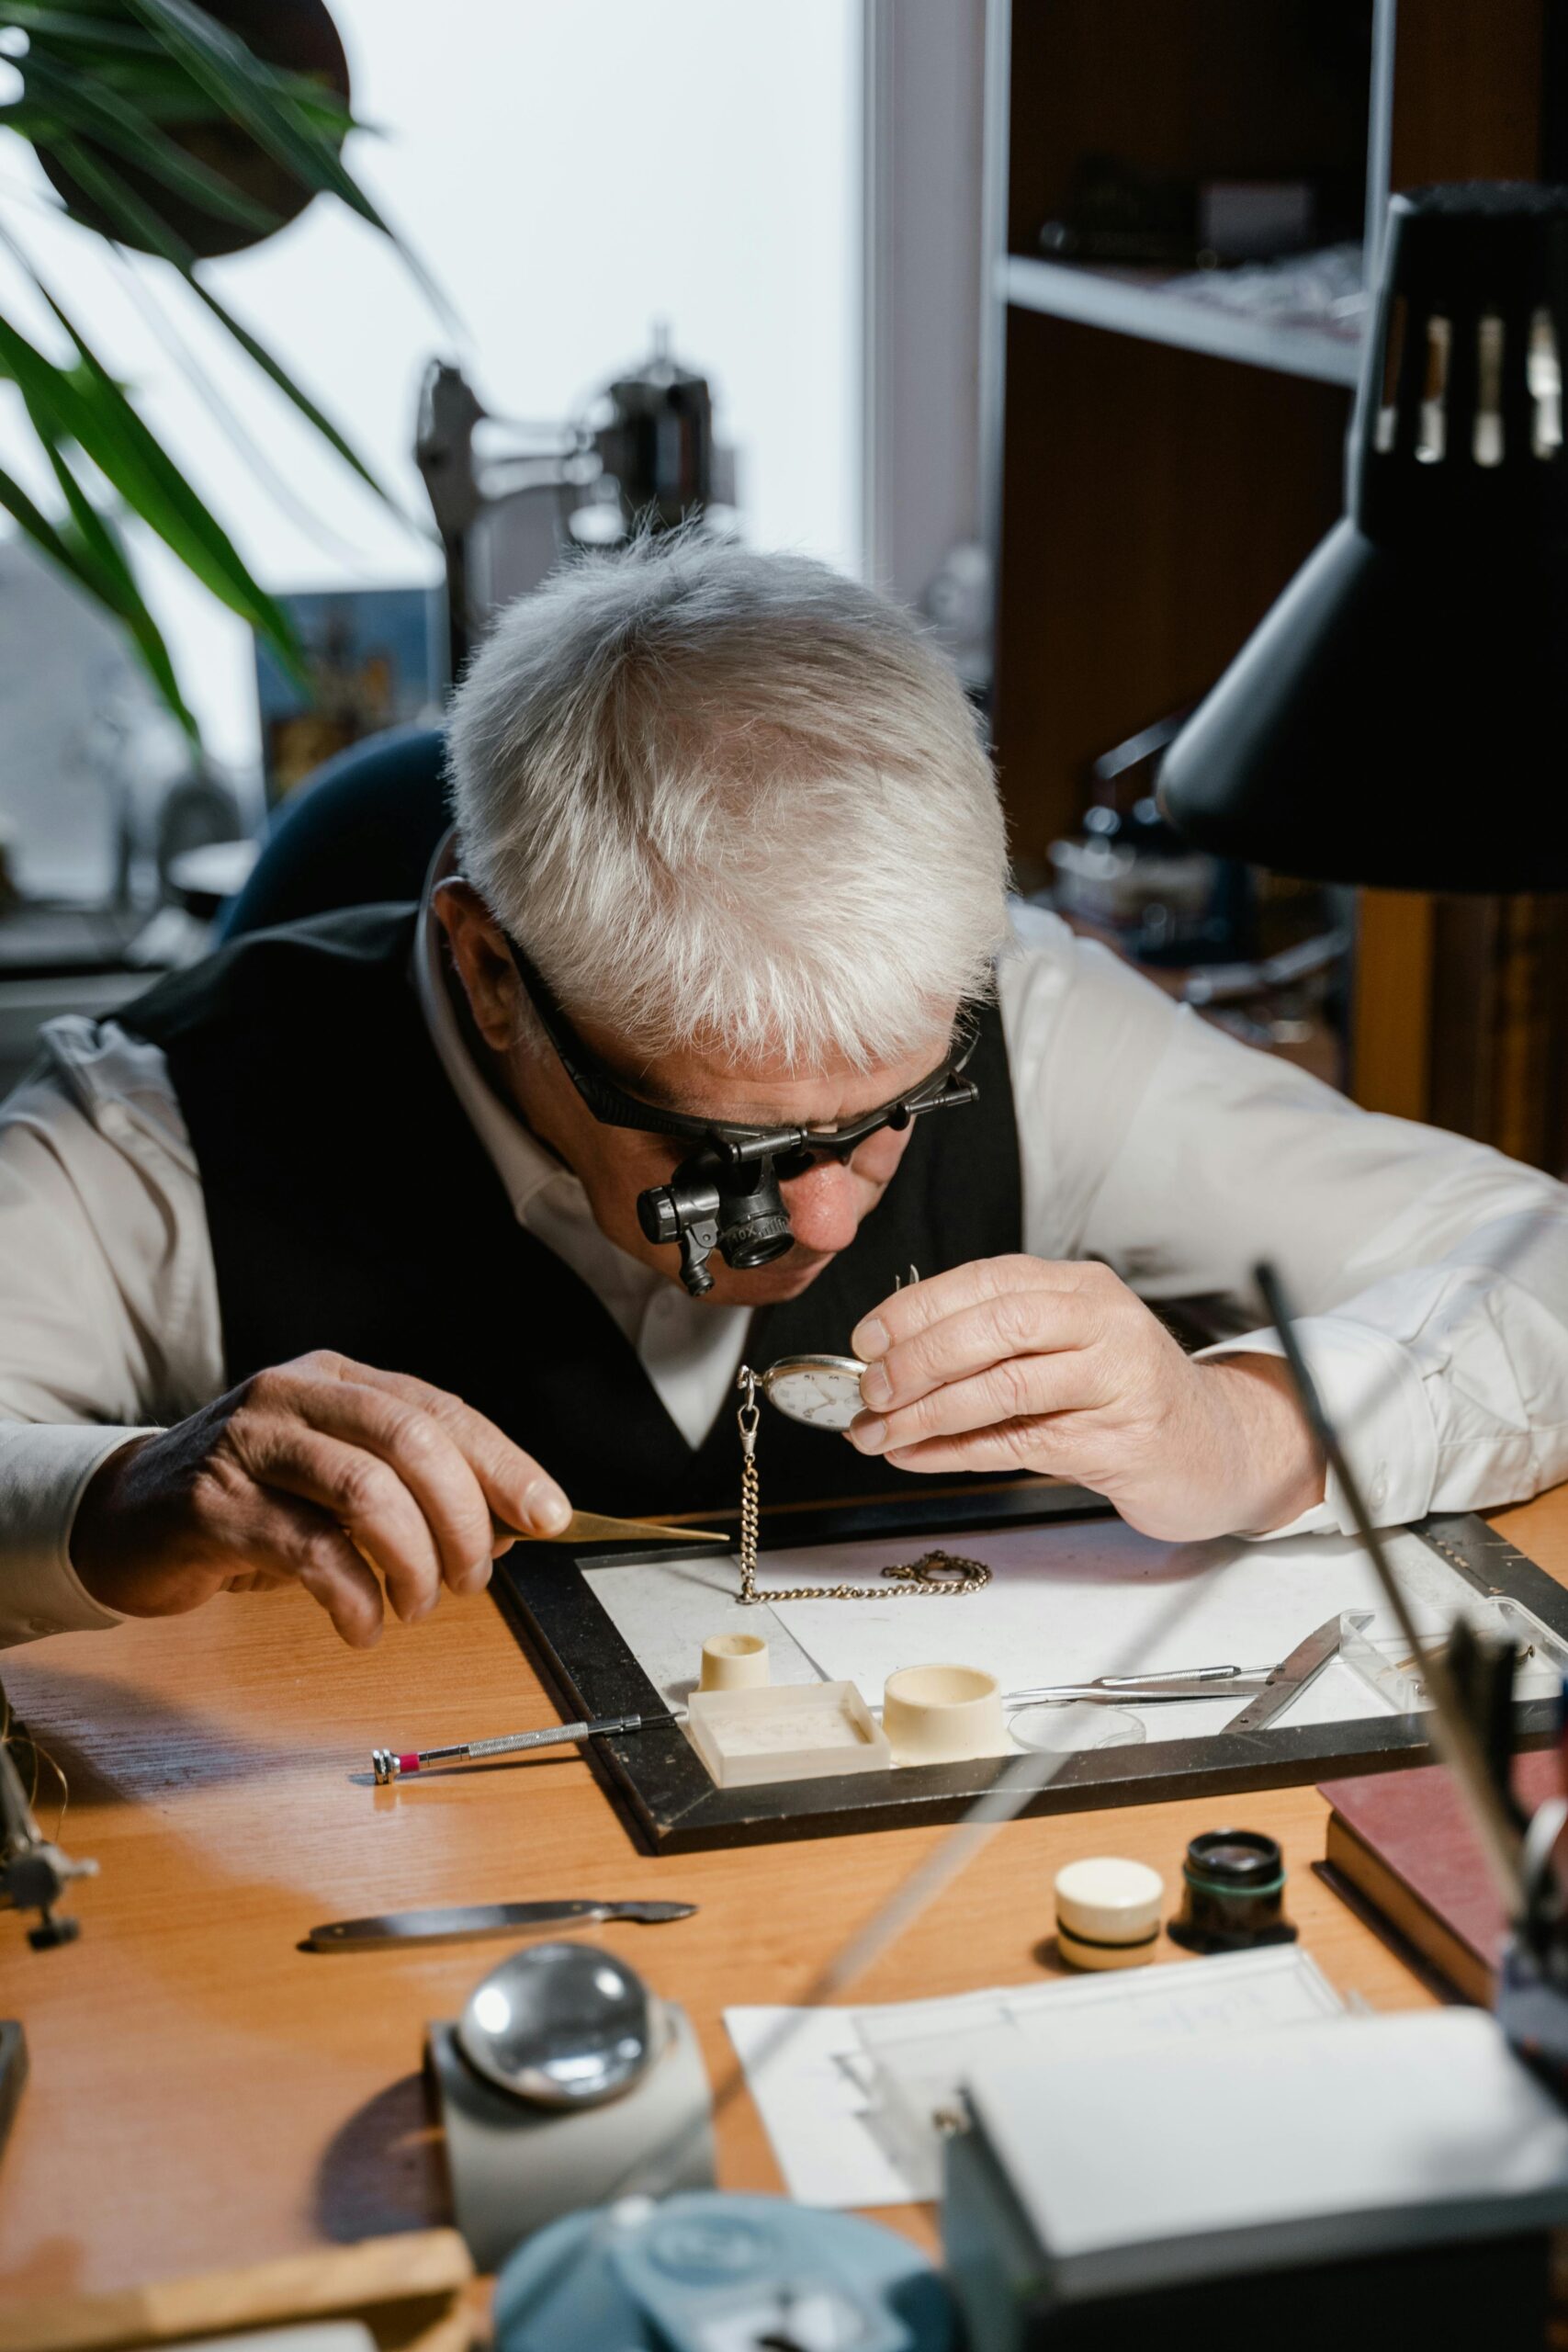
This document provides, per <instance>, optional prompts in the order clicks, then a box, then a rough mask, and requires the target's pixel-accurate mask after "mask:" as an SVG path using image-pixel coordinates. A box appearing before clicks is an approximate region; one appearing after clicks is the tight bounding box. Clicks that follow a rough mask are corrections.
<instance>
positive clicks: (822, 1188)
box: [780, 1159, 860, 1250]
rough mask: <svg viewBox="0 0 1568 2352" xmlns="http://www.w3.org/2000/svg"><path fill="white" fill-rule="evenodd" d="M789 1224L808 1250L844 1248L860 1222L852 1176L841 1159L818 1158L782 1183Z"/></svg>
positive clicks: (847, 1246) (853, 1236)
mask: <svg viewBox="0 0 1568 2352" xmlns="http://www.w3.org/2000/svg"><path fill="white" fill-rule="evenodd" d="M780 1190H781V1191H782V1192H783V1193H784V1205H785V1207H786V1208H787V1209H788V1210H789V1221H790V1228H791V1230H792V1232H793V1233H794V1235H795V1239H796V1240H797V1241H798V1242H799V1243H800V1244H801V1246H802V1248H803V1249H807V1250H847V1249H848V1248H849V1246H850V1243H851V1242H852V1240H853V1239H854V1238H855V1234H856V1232H857V1230H858V1228H859V1226H860V1216H859V1214H858V1210H857V1206H856V1186H855V1180H854V1177H853V1175H852V1172H851V1170H849V1169H848V1168H846V1167H845V1166H844V1165H843V1163H842V1162H841V1161H840V1160H837V1159H822V1160H818V1164H817V1166H816V1167H815V1168H808V1169H807V1171H806V1173H805V1175H804V1176H795V1177H792V1178H791V1180H790V1182H788V1183H787V1184H784V1185H782V1186H781V1187H780Z"/></svg>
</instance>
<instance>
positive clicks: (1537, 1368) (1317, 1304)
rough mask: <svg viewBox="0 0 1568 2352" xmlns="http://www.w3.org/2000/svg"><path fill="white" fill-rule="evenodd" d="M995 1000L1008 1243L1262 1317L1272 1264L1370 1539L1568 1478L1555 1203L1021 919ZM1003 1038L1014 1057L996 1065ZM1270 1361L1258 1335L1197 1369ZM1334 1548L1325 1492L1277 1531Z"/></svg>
mask: <svg viewBox="0 0 1568 2352" xmlns="http://www.w3.org/2000/svg"><path fill="white" fill-rule="evenodd" d="M1024 913H1025V915H1026V916H1027V917H1029V918H1030V920H1029V921H1028V922H1021V944H1020V946H1019V948H1018V950H1017V951H1016V952H1015V954H1014V956H1012V957H1010V959H1009V961H1008V963H1007V964H1005V965H1004V967H1003V974H1002V1003H1003V1014H1004V1021H1005V1023H1006V1025H1007V1034H1008V1042H1009V1049H1010V1057H1011V1058H1012V1062H1013V1070H1014V1087H1015V1092H1016V1094H1017V1097H1018V1106H1019V1128H1020V1147H1021V1160H1022V1166H1023V1172H1024V1196H1025V1224H1026V1247H1027V1248H1029V1249H1030V1250H1032V1251H1033V1252H1035V1253H1036V1254H1038V1255H1042V1256H1048V1257H1100V1258H1103V1259H1105V1260H1106V1261H1108V1262H1109V1263H1110V1264H1111V1266H1113V1267H1114V1268H1115V1269H1116V1271H1117V1272H1119V1273H1120V1274H1121V1275H1122V1278H1123V1279H1124V1280H1125V1281H1126V1282H1127V1283H1130V1284H1131V1285H1132V1287H1133V1288H1134V1289H1135V1290H1136V1291H1138V1292H1139V1294H1140V1295H1142V1296H1144V1297H1145V1298H1148V1299H1150V1300H1152V1301H1156V1302H1157V1301H1158V1300H1160V1299H1162V1298H1174V1297H1179V1296H1183V1295H1188V1296H1190V1295H1220V1296H1223V1297H1225V1298H1227V1299H1229V1300H1230V1301H1232V1302H1233V1303H1234V1304H1235V1306H1237V1307H1238V1308H1239V1309H1240V1310H1241V1311H1242V1312H1243V1314H1244V1315H1256V1314H1258V1301H1257V1291H1256V1284H1255V1283H1254V1280H1253V1269H1254V1268H1255V1266H1256V1265H1257V1264H1258V1261H1259V1260H1261V1259H1265V1258H1267V1259H1269V1260H1271V1261H1272V1262H1273V1263H1274V1265H1275V1266H1276V1268H1277V1269H1278V1271H1279V1272H1280V1276H1281V1279H1282V1280H1283V1283H1284V1284H1285V1288H1286V1291H1287V1295H1289V1296H1290V1298H1291V1299H1292V1303H1293V1305H1294V1307H1295V1309H1296V1311H1297V1314H1298V1315H1299V1317H1301V1327H1300V1328H1301V1336H1302V1340H1303V1348H1304V1350H1305V1352H1306V1355H1307V1360H1308V1362H1309V1363H1310V1364H1311V1367H1312V1370H1313V1374H1314V1379H1315V1380H1316V1381H1317V1383H1318V1385H1319V1386H1320V1388H1321V1390H1322V1392H1323V1396H1324V1400H1325V1404H1326V1406H1327V1408H1328V1409H1329V1411H1330V1413H1331V1414H1332V1415H1333V1417H1334V1419H1335V1422H1336V1424H1337V1428H1338V1429H1339V1430H1340V1433H1341V1436H1342V1438H1343V1440H1344V1442H1345V1445H1346V1450H1347V1453H1348V1456H1349V1458H1350V1460H1351V1462H1352V1464H1353V1465H1354V1467H1355V1469H1356V1471H1357V1474H1358V1476H1359V1478H1360V1480H1361V1481H1362V1483H1363V1485H1364V1487H1365V1490H1366V1494H1367V1499H1368V1503H1369V1506H1370V1508H1371V1510H1373V1511H1374V1512H1375V1513H1376V1514H1377V1516H1378V1517H1379V1519H1380V1520H1382V1521H1384V1522H1385V1523H1386V1524H1389V1525H1394V1524H1400V1523H1404V1522H1406V1521H1410V1520H1414V1519H1418V1518H1420V1517H1421V1516H1422V1515H1423V1514H1424V1513H1425V1512H1427V1511H1429V1510H1483V1509H1487V1508H1490V1507H1492V1506H1494V1505H1496V1504H1500V1503H1506V1502H1514V1501H1519V1500H1522V1499H1523V1498H1525V1497H1527V1496H1529V1495H1531V1494H1535V1493H1538V1492H1539V1491H1540V1488H1541V1487H1546V1486H1550V1485H1551V1484H1553V1483H1554V1482H1555V1481H1557V1480H1558V1479H1561V1478H1563V1477H1565V1476H1568V1192H1565V1191H1564V1188H1563V1187H1562V1185H1561V1184H1558V1183H1555V1182H1553V1181H1552V1180H1551V1178H1550V1177H1548V1176H1544V1175H1542V1174H1540V1172H1538V1171H1537V1170H1533V1169H1529V1168H1524V1167H1520V1166H1519V1165H1517V1163H1516V1162H1514V1161H1511V1160H1508V1159H1504V1158H1503V1157H1502V1156H1501V1154H1499V1153H1497V1152H1495V1151H1491V1150H1488V1149H1487V1148H1485V1147H1484V1146H1483V1145H1481V1144H1476V1143H1472V1142H1470V1141H1468V1140H1467V1139H1466V1138H1464V1137H1462V1136H1454V1135H1449V1134H1446V1133H1444V1132H1442V1131H1440V1130H1438V1129H1436V1128H1431V1127H1424V1126H1418V1125H1414V1124H1412V1123H1410V1122H1408V1121H1405V1120H1401V1119H1393V1118H1385V1117H1382V1116H1377V1115H1374V1114H1371V1113H1369V1112H1365V1111H1361V1110H1359V1109H1358V1108H1357V1106H1356V1105H1355V1104H1353V1103H1348V1102H1347V1101H1346V1100H1345V1098H1344V1097H1343V1096H1341V1095H1338V1094H1336V1093H1335V1092H1334V1091H1332V1090H1331V1089H1329V1088H1327V1087H1325V1086H1323V1085H1321V1084H1319V1083H1318V1081H1317V1080H1314V1079H1313V1078H1311V1077H1309V1076H1308V1075H1307V1074H1306V1073H1305V1072H1304V1071H1302V1070H1299V1069H1295V1068H1293V1067H1292V1065H1291V1064H1289V1063H1287V1062H1284V1061H1281V1060H1280V1059H1279V1058H1278V1057H1274V1056H1272V1055H1268V1054H1261V1053H1258V1052H1256V1051H1255V1050H1253V1049H1252V1048H1251V1047H1249V1046H1243V1045H1241V1044H1239V1043H1238V1042H1237V1041H1236V1040H1235V1039H1234V1038H1232V1037H1229V1036H1227V1035H1224V1033H1223V1032H1222V1031H1220V1030H1218V1029H1216V1028H1214V1027H1213V1026H1212V1025H1211V1024H1210V1023H1207V1022H1204V1021H1201V1020H1200V1019H1199V1017H1198V1016H1197V1015H1196V1014H1195V1013H1193V1012H1190V1011H1189V1010H1187V1009H1186V1008H1183V1007H1181V1006H1179V1005H1177V1004H1175V1003H1174V1002H1173V1001H1171V1000H1170V999H1168V997H1166V996H1165V995H1164V994H1163V993H1162V991H1160V990H1159V989H1156V988H1154V987H1153V986H1152V984H1151V983H1150V982H1148V981H1146V980H1145V979H1143V978H1141V977H1140V976H1139V975H1138V974H1136V973H1134V972H1133V971H1131V970H1130V969H1128V968H1127V967H1125V966H1123V965H1122V964H1120V963H1119V962H1118V961H1117V959H1116V958H1114V957H1112V956H1109V955H1108V954H1107V953H1106V951H1104V950H1103V949H1100V948H1098V947H1096V946H1094V945H1092V944H1088V943H1084V942H1081V941H1077V940H1075V939H1074V938H1072V936H1071V934H1070V933H1067V932H1066V930H1065V928H1064V927H1063V926H1062V925H1060V924H1058V923H1055V922H1054V921H1053V920H1052V919H1050V918H1042V917H1040V916H1039V915H1038V914H1035V913H1033V912H1032V910H1024ZM1015 1038H1016V1040H1017V1045H1016V1049H1015V1042H1014V1041H1015ZM1242 1352H1247V1353H1253V1354H1258V1353H1264V1354H1277V1353H1278V1352H1279V1343H1278V1340H1276V1339H1275V1337H1274V1335H1273V1333H1272V1332H1271V1331H1270V1330H1269V1329H1257V1330H1254V1331H1251V1332H1248V1333H1246V1334H1245V1335H1244V1336H1241V1337H1238V1338H1235V1339H1232V1340H1225V1341H1224V1343H1223V1344H1222V1346H1220V1347H1218V1348H1214V1349H1210V1350H1207V1351H1205V1353H1206V1354H1207V1355H1209V1356H1211V1357H1213V1356H1219V1355H1223V1354H1227V1353H1229V1354H1235V1353H1242ZM1317 1528H1325V1529H1326V1528H1338V1529H1340V1530H1342V1531H1343V1532H1347V1533H1348V1532H1351V1521H1350V1519H1349V1515H1348V1510H1347V1508H1346V1505H1345V1499H1344V1497H1343V1496H1342V1495H1341V1494H1339V1493H1337V1491H1336V1490H1335V1488H1334V1487H1333V1486H1332V1485H1331V1487H1330V1489H1329V1492H1328V1494H1327V1496H1326V1498H1325V1501H1324V1503H1323V1504H1322V1505H1320V1506H1319V1507H1318V1509H1317V1510H1314V1511H1313V1512H1310V1513H1308V1514H1306V1515H1305V1516H1304V1517H1303V1518H1302V1519H1301V1520H1298V1521H1296V1522H1295V1524H1294V1527H1293V1528H1292V1529H1291V1530H1281V1531H1279V1532H1307V1531H1310V1530H1313V1529H1317Z"/></svg>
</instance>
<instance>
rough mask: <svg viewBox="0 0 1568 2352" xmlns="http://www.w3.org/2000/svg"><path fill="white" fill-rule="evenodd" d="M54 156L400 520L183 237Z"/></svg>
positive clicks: (105, 181) (80, 164) (70, 152)
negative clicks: (200, 269)
mask: <svg viewBox="0 0 1568 2352" xmlns="http://www.w3.org/2000/svg"><path fill="white" fill-rule="evenodd" d="M56 152H57V153H58V154H59V156H60V160H61V162H62V164H65V166H66V168H67V169H68V170H69V171H71V172H73V174H74V175H75V176H76V178H77V179H78V180H79V181H80V183H81V186H82V187H84V188H85V190H86V192H87V194H88V195H90V196H92V197H94V198H96V200H97V202H98V203H99V204H100V205H101V206H102V208H103V209H104V210H105V211H106V212H107V213H108V214H109V215H110V217H111V218H113V219H118V220H119V222H120V224H121V226H122V227H123V228H124V229H125V231H126V232H127V234H128V235H130V236H133V237H135V238H136V240H137V242H138V243H141V244H143V245H146V246H149V247H150V248H151V249H152V251H153V252H154V253H157V254H162V256H163V258H164V260H165V261H167V262H169V263H171V264H172V265H173V266H174V267H175V269H177V270H178V271H179V273H180V275H181V277H184V278H185V279H186V283H187V284H188V285H189V287H190V288H191V289H192V291H193V292H194V293H195V294H196V295H197V297H198V299H199V300H201V301H203V302H204V303H205V304H206V305H207V307H208V309H209V311H211V312H212V315H213V316H214V318H216V319H217V320H218V322H220V325H221V326H222V327H223V328H224V329H225V330H226V332H227V333H228V334H231V335H232V337H233V339H234V341H235V342H236V343H237V344H238V345H239V346H240V348H241V350H242V351H243V352H244V354H245V356H247V358H249V359H251V360H253V361H254V364H255V365H256V366H257V367H258V368H261V369H262V371H263V373H264V374H265V375H266V376H268V377H270V379H271V380H272V381H273V383H275V384H276V386H277V389H278V390H279V391H280V392H282V393H283V394H284V395H285V397H286V398H287V399H288V400H290V401H293V403H294V405H295V407H296V408H297V409H298V410H299V413H300V414H301V416H303V417H304V418H305V419H306V420H307V422H308V423H309V424H311V425H313V426H314V428H315V430H316V431H317V432H318V433H319V434H320V435H321V437H322V439H323V440H324V441H326V442H327V444H328V445H329V447H332V448H333V449H335V450H336V452H337V454H338V456H339V457H340V458H342V459H343V460H344V464H345V465H348V466H350V467H352V468H353V469H354V471H355V473H356V474H357V475H358V476H359V478H360V480H361V481H363V482H364V483H365V484H366V485H367V488H368V489H370V490H373V491H374V492H375V493H376V495H377V497H378V499H380V500H381V502H382V503H383V504H384V505H387V506H389V507H390V508H391V509H392V511H393V513H394V514H396V515H401V513H402V510H401V508H400V506H399V505H398V503H397V501H396V500H395V499H394V498H393V497H392V495H391V492H389V491H388V490H387V489H386V488H385V487H384V485H383V484H382V483H381V482H379V481H378V480H377V478H376V476H375V475H374V474H373V473H372V472H371V470H370V468H369V467H368V466H367V464H366V462H365V460H364V458H361V457H360V455H359V454H358V452H357V450H355V448H354V447H353V446H352V444H351V443H350V442H349V441H348V440H346V439H345V437H344V435H343V434H342V433H341V432H340V431H339V430H338V428H337V426H336V425H335V424H333V421H332V419H331V418H330V417H329V416H327V415H326V414H325V413H323V412H322V411H321V409H320V408H318V407H317V405H316V403H315V401H313V400H311V398H310V395H309V393H308V392H306V391H304V390H301V388H300V386H299V385H298V384H297V383H296V382H295V381H294V379H293V378H292V377H291V376H290V375H289V374H288V370H287V368H284V366H283V365H282V363H281V361H279V360H276V359H275V358H274V357H273V356H272V354H271V353H270V352H269V351H268V350H267V349H266V348H265V345H263V344H261V343H259V342H258V341H257V340H256V337H255V336H254V334H252V333H251V331H250V329H249V328H248V327H246V326H244V325H243V324H242V323H241V322H240V321H239V320H238V319H237V318H235V317H234V315H233V313H232V312H231V311H228V310H226V309H225V308H224V306H223V304H222V303H221V302H220V300H218V297H217V296H216V295H215V294H213V293H211V292H209V289H208V288H207V287H205V286H204V285H203V284H202V282H201V280H200V278H199V277H197V275H196V270H195V267H194V261H195V256H194V255H193V254H192V253H191V249H190V247H189V246H188V245H187V244H186V242H185V240H184V238H183V237H181V236H179V235H178V234H177V232H175V230H173V229H171V228H170V227H169V225H168V223H167V222H166V221H165V220H164V219H163V218H162V217H161V215H159V214H158V213H156V212H154V211H153V210H152V208H151V206H149V205H147V204H145V203H144V202H143V201H142V199H141V197H139V196H138V195H137V194H136V192H135V190H134V189H131V188H127V187H123V186H122V185H121V184H120V183H119V182H118V181H115V180H113V179H112V178H111V177H109V176H108V175H105V174H104V173H102V172H100V171H99V170H98V169H97V167H96V162H95V159H94V158H93V157H92V156H91V155H88V154H85V153H83V152H82V151H81V150H80V149H79V148H78V147H77V146H76V145H75V144H74V142H73V141H65V142H63V143H62V145H61V146H60V147H59V148H58V149H57V150H56ZM403 519H404V520H405V521H406V520H407V517H406V516H404V517H403Z"/></svg>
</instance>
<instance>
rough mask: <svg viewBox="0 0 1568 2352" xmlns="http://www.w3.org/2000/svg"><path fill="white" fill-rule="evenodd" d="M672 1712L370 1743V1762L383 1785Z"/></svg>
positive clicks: (663, 1720)
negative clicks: (452, 1739) (436, 1741)
mask: <svg viewBox="0 0 1568 2352" xmlns="http://www.w3.org/2000/svg"><path fill="white" fill-rule="evenodd" d="M674 1720H675V1718H674V1716H673V1715H671V1714H659V1715H599V1716H596V1717H595V1718H594V1720H593V1721H592V1723H581V1724H546V1726H545V1728H544V1729H543V1730H542V1731H516V1732H506V1733H503V1734H502V1736H500V1737H499V1738H496V1739H469V1740H463V1741H460V1742H458V1743H457V1745H455V1746H453V1747H414V1748H409V1749H407V1750H405V1751H403V1752H402V1753H400V1752H399V1750H398V1749H396V1748H394V1747H373V1748H372V1749H371V1751H370V1766H371V1770H373V1771H374V1773H375V1775H376V1778H377V1780H378V1781H379V1782H380V1783H381V1784H382V1786H383V1787H384V1786H385V1785H386V1783H387V1782H388V1781H399V1780H402V1779H405V1778H406V1777H407V1776H408V1775H409V1774H410V1773H412V1772H424V1771H428V1770H429V1769H430V1767H431V1766H432V1765H433V1764H467V1763H472V1762H478V1761H479V1759H480V1758H484V1757H488V1756H520V1755H524V1754H525V1753H526V1752H527V1751H528V1750H529V1749H531V1748H536V1747H570V1746H571V1745H572V1744H573V1743H574V1742H576V1741H579V1740H584V1739H601V1738H604V1737H606V1736H608V1735H609V1734H610V1733H612V1732H622V1731H641V1730H642V1728H643V1726H644V1724H669V1723H673V1722H674Z"/></svg>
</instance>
